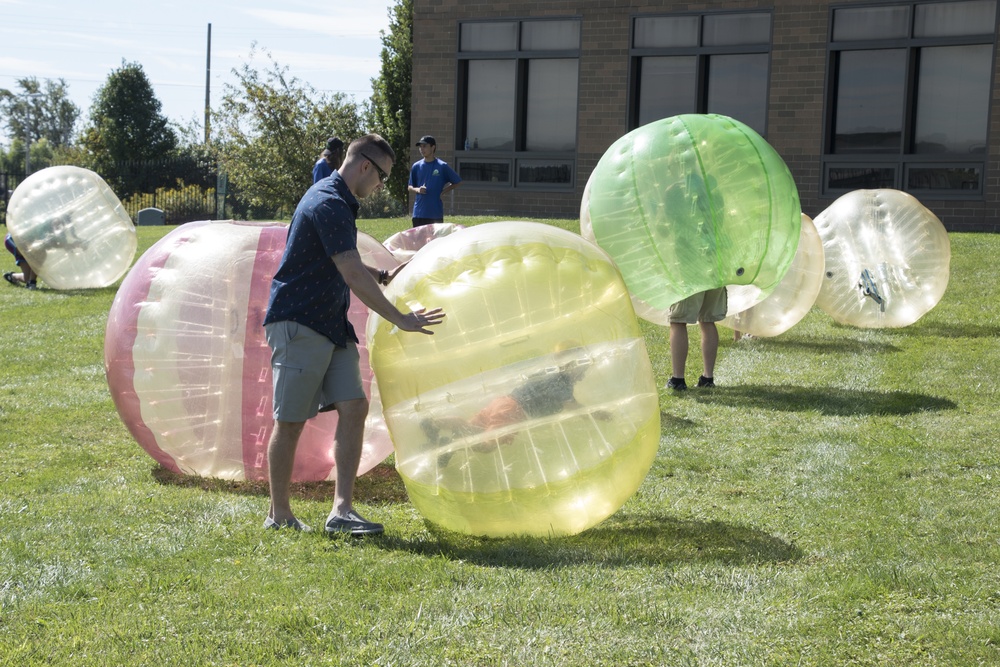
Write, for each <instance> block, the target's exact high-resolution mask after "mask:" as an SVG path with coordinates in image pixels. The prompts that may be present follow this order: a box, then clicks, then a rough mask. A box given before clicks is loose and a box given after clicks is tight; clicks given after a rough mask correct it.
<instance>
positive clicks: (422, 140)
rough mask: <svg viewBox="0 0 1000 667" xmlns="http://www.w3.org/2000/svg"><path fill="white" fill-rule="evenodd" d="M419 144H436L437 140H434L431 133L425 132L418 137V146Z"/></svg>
mask: <svg viewBox="0 0 1000 667" xmlns="http://www.w3.org/2000/svg"><path fill="white" fill-rule="evenodd" d="M420 144H430V145H431V146H437V145H438V142H436V141H434V137H432V136H431V135H429V134H425V135H424V136H422V137H420V141H418V142H417V145H418V146H419V145H420Z"/></svg>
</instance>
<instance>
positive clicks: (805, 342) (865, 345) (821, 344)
mask: <svg viewBox="0 0 1000 667" xmlns="http://www.w3.org/2000/svg"><path fill="white" fill-rule="evenodd" d="M834 326H840V327H841V328H843V329H853V327H848V326H846V325H834ZM736 345H739V346H765V345H774V346H780V347H782V348H789V349H797V350H802V351H804V352H810V353H815V354H845V355H859V354H888V353H891V352H899V348H898V347H896V346H895V345H892V344H891V343H877V342H872V341H861V340H855V339H853V338H840V339H836V340H832V339H828V338H789V339H782V338H781V337H780V336H776V337H774V338H762V337H756V338H750V339H744V340H740V341H737V342H736Z"/></svg>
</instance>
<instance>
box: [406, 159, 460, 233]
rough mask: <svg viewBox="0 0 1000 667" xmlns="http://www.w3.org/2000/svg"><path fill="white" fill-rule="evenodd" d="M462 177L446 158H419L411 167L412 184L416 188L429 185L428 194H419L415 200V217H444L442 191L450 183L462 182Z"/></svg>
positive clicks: (436, 218)
mask: <svg viewBox="0 0 1000 667" xmlns="http://www.w3.org/2000/svg"><path fill="white" fill-rule="evenodd" d="M461 182H462V177H461V176H459V175H458V174H456V173H455V170H454V169H452V168H451V167H449V166H448V163H447V162H445V161H444V160H439V159H437V158H434V160H433V161H431V162H428V161H427V160H423V159H421V160H417V161H416V162H414V163H413V166H412V167H410V185H412V186H413V187H415V188H419V187H420V186H422V185H423V186H426V187H427V194H423V195H417V197H416V199H415V200H414V202H413V217H414V218H433V219H435V220H443V219H444V204H442V203H441V191H442V190H444V187H445V186H446V185H448V184H449V183H456V184H458V183H461Z"/></svg>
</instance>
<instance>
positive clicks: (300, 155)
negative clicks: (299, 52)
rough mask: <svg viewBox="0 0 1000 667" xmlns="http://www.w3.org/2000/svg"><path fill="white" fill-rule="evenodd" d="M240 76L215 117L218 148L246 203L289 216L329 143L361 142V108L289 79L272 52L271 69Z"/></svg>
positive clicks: (249, 68)
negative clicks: (333, 138)
mask: <svg viewBox="0 0 1000 667" xmlns="http://www.w3.org/2000/svg"><path fill="white" fill-rule="evenodd" d="M255 54H256V50H252V51H251V52H250V62H247V63H244V64H243V66H242V67H240V68H238V69H234V70H233V73H234V74H235V75H236V78H237V83H235V84H226V87H225V92H224V94H223V97H222V102H221V104H220V107H219V110H218V111H217V112H216V113H215V114H214V115H213V119H212V127H213V128H214V130H215V133H216V134H215V137H214V139H213V141H214V144H213V145H214V148H215V150H216V151H217V152H218V155H219V159H220V161H221V163H222V168H223V169H224V170H225V172H226V173H227V175H228V178H229V183H230V185H231V186H232V187H233V188H234V190H235V191H236V192H237V193H238V196H239V197H240V198H241V199H243V200H244V201H245V202H246V203H248V204H250V205H251V206H252V207H254V208H256V209H264V210H268V211H272V212H273V214H274V215H284V216H288V215H290V214H291V212H292V211H293V210H294V209H295V206H296V204H298V201H299V199H300V198H301V197H302V193H304V192H305V191H306V190H307V189H308V188H309V186H310V185H312V167H313V164H314V163H315V161H316V159H317V157H318V156H319V154H320V152H321V151H322V149H323V146H324V144H325V143H326V139H327V137H330V136H334V135H336V136H339V137H340V138H341V139H343V140H344V143H349V142H350V141H351V140H352V139H354V138H356V137H358V136H360V135H361V134H362V131H361V120H360V112H359V109H358V106H357V105H356V104H355V103H354V102H353V101H351V100H350V99H349V98H348V97H347V96H346V95H344V94H343V93H334V94H332V95H327V94H322V93H319V92H317V91H316V90H315V89H314V88H313V87H312V86H310V85H308V84H306V83H303V82H301V81H299V80H298V79H296V78H295V77H290V76H289V75H288V68H287V67H282V66H280V65H279V64H278V63H277V62H275V61H274V59H273V58H272V57H271V55H270V54H269V53H266V52H265V55H266V57H267V60H268V62H269V66H268V68H267V69H265V70H263V71H261V70H258V69H257V68H256V67H255V66H254V64H253V62H252V61H253V59H254V56H255Z"/></svg>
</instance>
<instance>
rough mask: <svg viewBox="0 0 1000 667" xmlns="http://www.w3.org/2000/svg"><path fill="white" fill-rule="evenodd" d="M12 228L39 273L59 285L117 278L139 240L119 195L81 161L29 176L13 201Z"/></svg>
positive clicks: (67, 286)
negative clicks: (77, 165) (76, 164)
mask: <svg viewBox="0 0 1000 667" xmlns="http://www.w3.org/2000/svg"><path fill="white" fill-rule="evenodd" d="M7 229H8V231H9V232H10V235H11V237H12V238H13V239H14V243H15V244H16V245H17V249H18V250H19V251H20V253H21V254H22V255H24V259H25V260H26V261H27V262H28V264H29V265H30V266H31V268H32V269H34V271H35V273H37V274H38V276H39V277H40V278H41V279H42V280H43V281H45V284H46V285H48V286H49V287H51V288H53V289H59V290H68V289H90V288H99V287H107V286H109V285H111V284H113V283H114V282H115V281H116V280H118V279H119V278H121V277H122V276H123V275H125V272H126V271H127V270H128V267H129V266H130V265H131V264H132V259H133V258H134V257H135V250H136V247H137V246H138V241H137V239H136V234H135V225H133V224H132V219H131V218H130V217H129V215H128V213H127V212H126V211H125V209H124V208H123V207H122V204H121V202H120V201H119V200H118V197H116V196H115V193H114V192H112V191H111V188H110V187H108V184H107V183H105V182H104V179H102V178H101V177H100V176H98V175H97V174H95V173H94V172H92V171H90V170H89V169H82V168H80V167H71V166H61V167H49V168H47V169H42V170H41V171H36V172H35V173H34V174H32V175H31V176H29V177H28V178H26V179H24V181H23V182H22V183H21V184H20V185H18V186H17V188H16V189H15V190H14V194H13V195H11V198H10V202H9V203H8V205H7Z"/></svg>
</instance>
